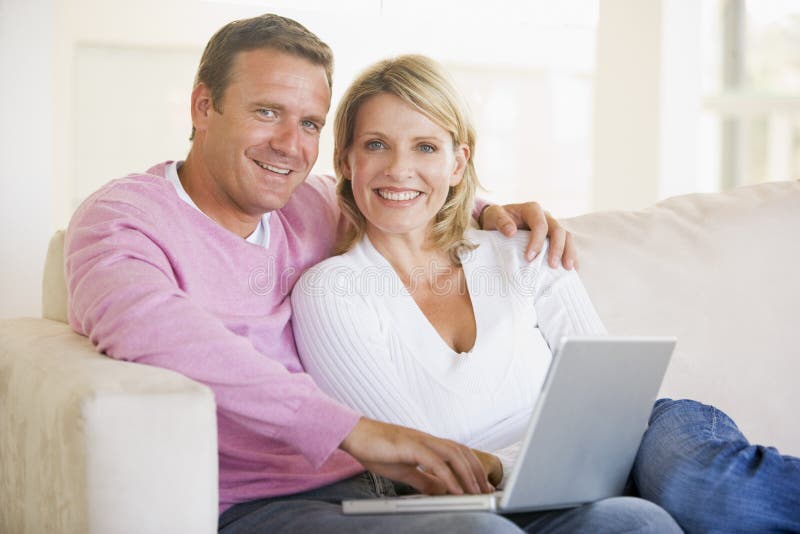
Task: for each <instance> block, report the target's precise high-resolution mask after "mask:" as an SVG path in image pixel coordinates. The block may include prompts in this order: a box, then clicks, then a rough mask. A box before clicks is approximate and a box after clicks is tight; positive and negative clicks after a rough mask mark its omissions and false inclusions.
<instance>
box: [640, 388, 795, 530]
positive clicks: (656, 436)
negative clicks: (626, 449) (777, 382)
mask: <svg viewBox="0 0 800 534" xmlns="http://www.w3.org/2000/svg"><path fill="white" fill-rule="evenodd" d="M633 479H634V482H635V484H636V487H637V490H638V492H639V494H640V495H641V496H642V497H644V498H645V499H648V500H650V501H653V502H654V503H656V504H658V505H660V506H662V507H663V508H664V509H666V510H667V511H668V512H669V513H670V514H671V515H672V516H673V517H674V518H675V519H676V520H677V521H678V523H679V524H680V525H681V527H682V528H683V529H684V530H686V531H687V532H704V533H713V532H725V533H729V532H775V531H784V532H800V458H794V457H791V456H782V455H781V454H780V453H779V452H778V451H777V450H776V449H774V448H772V447H762V446H759V445H751V444H750V443H749V442H748V441H747V439H746V438H745V437H744V436H743V435H742V433H741V432H740V431H739V429H738V428H737V427H736V424H735V423H734V422H733V421H732V420H731V419H730V418H729V417H728V416H727V415H725V414H724V413H722V412H721V411H719V410H717V409H716V408H714V407H712V406H707V405H704V404H700V403H698V402H695V401H690V400H679V401H673V400H670V399H661V400H659V401H658V402H657V403H656V405H655V408H654V409H653V413H652V414H651V416H650V426H649V428H648V429H647V431H646V432H645V435H644V438H643V439H642V444H641V447H640V448H639V453H638V455H637V457H636V462H635V464H634V467H633Z"/></svg>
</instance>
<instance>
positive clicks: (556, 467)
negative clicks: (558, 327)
mask: <svg viewBox="0 0 800 534" xmlns="http://www.w3.org/2000/svg"><path fill="white" fill-rule="evenodd" d="M674 348H675V339H674V338H666V337H658V338H654V337H653V338H644V337H636V338H633V337H624V338H622V337H573V338H564V340H563V341H562V343H561V345H560V346H559V347H558V349H557V350H556V352H555V355H554V357H553V362H552V364H551V365H550V369H549V371H548V375H547V377H546V378H545V380H544V383H543V385H542V391H541V393H540V394H539V398H538V400H537V402H536V406H535V407H534V410H533V413H532V415H531V419H530V423H529V424H528V428H527V431H526V433H525V437H524V439H523V442H522V447H521V449H520V450H521V452H520V456H519V458H518V459H517V461H516V463H515V464H514V467H513V469H512V470H511V473H507V474H506V476H507V477H508V478H507V483H506V484H505V487H504V489H503V491H498V492H495V493H493V494H485V495H435V496H432V495H411V496H402V497H390V498H376V499H356V500H346V501H343V502H342V511H343V512H344V513H345V514H394V513H406V512H408V513H412V512H413V513H419V512H444V511H448V512H454V511H486V512H495V513H513V512H528V511H536V510H553V509H559V508H569V507H573V506H579V505H582V504H585V503H588V502H593V501H597V500H599V499H604V498H607V497H613V496H618V495H621V494H622V492H623V490H624V488H625V485H626V482H627V480H628V475H629V473H630V470H631V467H632V466H633V461H634V459H635V458H636V452H637V450H638V448H639V443H640V442H641V440H642V435H643V434H644V431H645V429H646V428H647V422H648V419H649V416H650V411H651V410H652V407H653V403H654V402H655V400H656V396H657V394H658V390H659V388H660V387H661V382H662V379H663V377H664V373H665V372H666V369H667V365H668V363H669V360H670V357H671V355H672V351H673V349H674Z"/></svg>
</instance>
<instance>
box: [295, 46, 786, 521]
mask: <svg viewBox="0 0 800 534" xmlns="http://www.w3.org/2000/svg"><path fill="white" fill-rule="evenodd" d="M464 110H465V107H464V105H463V104H462V103H461V101H460V99H459V97H458V95H457V93H456V91H455V90H454V89H453V88H452V85H451V84H450V83H449V82H448V81H447V79H446V77H445V75H444V74H443V72H442V70H441V68H440V67H438V66H437V65H436V64H435V63H434V62H433V61H431V60H429V59H427V58H424V57H421V56H403V57H400V58H397V59H393V60H386V61H382V62H380V63H378V64H376V65H374V66H373V67H371V68H370V69H368V70H367V71H366V72H365V73H364V74H362V75H361V76H360V77H359V78H358V79H357V80H356V81H355V82H354V83H353V85H352V86H351V87H350V89H349V90H348V91H347V93H346V94H345V95H344V97H343V99H342V102H341V103H340V106H339V109H338V112H337V116H336V121H335V126H334V128H335V142H336V149H335V155H334V164H335V167H336V172H337V175H338V178H339V188H338V192H339V197H340V202H341V205H342V208H343V210H344V212H345V213H346V214H347V215H348V218H349V220H350V223H351V224H350V228H349V232H348V234H347V235H346V237H345V238H344V240H343V242H342V243H341V251H342V252H343V254H341V255H340V256H335V257H333V258H331V259H329V260H327V261H325V262H323V263H321V264H320V265H318V266H316V267H315V268H313V269H311V270H309V272H307V273H306V274H305V275H304V276H303V278H302V279H301V281H300V282H299V283H298V285H297V286H296V287H295V290H294V292H293V295H292V303H293V309H294V327H295V333H296V340H297V343H298V347H299V349H300V354H301V357H302V359H303V363H304V365H305V366H306V369H307V370H308V372H309V373H310V374H312V376H314V378H315V379H316V380H317V381H318V383H319V384H320V386H321V387H322V388H323V389H325V390H327V391H328V392H329V393H331V394H332V395H334V396H335V397H336V398H338V399H340V400H341V401H343V402H345V403H347V404H349V405H350V406H352V407H354V408H356V409H357V410H360V411H361V412H362V413H364V414H365V415H367V416H369V417H373V418H375V419H379V420H383V421H387V422H392V423H396V424H401V425H405V426H410V427H414V428H418V429H421V430H424V431H426V432H428V433H431V434H434V435H438V436H442V437H446V438H450V439H453V440H456V441H460V442H463V443H465V444H467V445H469V446H471V447H473V448H476V449H484V450H491V451H494V452H495V454H497V456H499V457H500V458H501V459H502V460H503V464H504V466H505V468H504V469H501V468H500V466H499V465H498V463H499V462H497V461H496V460H494V457H493V456H491V455H483V456H482V461H483V463H484V465H485V466H486V468H487V471H488V472H490V474H491V475H493V477H494V480H495V481H497V479H499V478H501V477H502V471H503V470H505V471H507V470H508V468H509V466H510V463H511V462H513V458H514V454H515V452H516V451H515V449H516V445H517V443H518V442H519V440H520V439H521V438H522V432H523V430H524V427H525V424H526V423H527V420H528V416H529V414H530V410H531V409H532V407H533V405H534V403H535V401H536V394H537V392H538V391H539V386H540V385H541V382H542V380H543V379H544V376H545V374H546V371H547V368H548V366H549V363H550V359H551V347H554V346H556V344H557V342H558V340H559V339H560V338H561V337H563V336H566V335H578V334H581V335H587V334H588V335H597V334H603V333H605V330H604V328H603V325H602V323H601V321H600V319H599V318H598V316H597V313H596V312H595V310H594V308H593V307H592V304H591V302H590V301H589V298H588V296H587V294H586V291H585V290H584V288H583V286H582V284H581V282H580V280H579V278H578V276H577V274H576V273H575V271H565V270H563V269H560V268H557V269H553V268H550V267H548V265H547V264H546V263H544V262H543V261H541V258H542V257H544V256H545V255H544V254H540V255H539V256H538V258H537V260H535V261H534V262H533V263H530V264H529V263H528V262H527V261H526V260H525V258H524V257H523V254H522V251H523V248H524V242H525V239H526V237H525V235H519V236H518V237H517V238H516V239H514V240H508V239H498V238H497V237H496V236H495V234H494V233H492V232H482V231H477V230H474V229H471V228H469V215H470V214H469V207H470V206H471V205H472V199H473V195H474V192H475V188H476V185H477V177H476V174H475V170H474V167H473V157H474V152H475V134H474V131H473V128H472V126H471V125H470V122H469V119H468V118H467V114H466V113H465V111H464ZM699 406H701V405H697V404H696V403H688V404H687V403H686V402H683V403H680V402H679V403H674V402H667V401H661V402H660V403H659V404H658V405H657V408H656V410H655V411H654V414H653V418H652V419H651V428H650V429H649V430H648V435H647V436H646V437H645V441H644V444H645V445H644V446H643V447H642V449H640V453H639V458H638V460H637V468H636V469H635V470H634V478H635V480H636V482H637V483H638V484H640V486H642V489H643V490H644V489H646V490H647V491H649V492H650V494H645V496H646V497H647V498H649V499H651V500H654V501H655V502H656V503H658V504H663V505H664V506H665V507H666V508H667V510H668V511H669V512H670V513H672V514H673V516H674V517H675V518H676V519H677V520H678V522H679V523H680V524H681V526H683V527H684V528H687V529H697V530H709V529H713V528H722V529H723V530H728V531H730V530H736V529H737V528H742V527H743V525H744V526H745V527H744V528H749V527H750V526H752V527H753V528H755V529H760V528H762V527H769V528H788V529H790V530H791V529H792V528H796V529H800V517H798V515H800V511H798V510H793V509H792V506H793V504H794V503H796V502H797V500H798V499H799V498H800V495H798V490H797V488H800V461H798V460H797V459H793V458H789V457H780V456H779V455H777V453H774V454H775V455H776V457H775V458H773V459H774V460H775V464H776V466H777V469H775V470H773V471H770V472H766V471H764V470H762V471H761V472H759V473H757V476H756V477H755V478H757V479H758V482H759V484H758V485H757V487H755V486H754V487H753V488H752V494H750V493H748V494H747V495H746V498H747V500H750V499H751V498H752V500H753V501H754V502H758V501H759V499H760V498H761V497H762V494H761V493H760V491H759V488H760V487H761V485H764V486H769V485H771V484H774V483H776V481H777V482H780V483H783V482H785V483H786V488H787V489H788V491H789V498H788V499H784V500H781V499H779V498H773V497H767V500H768V504H769V505H770V507H771V508H770V509H773V508H777V509H779V512H778V513H777V514H773V515H774V516H775V517H774V518H769V519H768V520H765V519H763V516H764V515H766V514H763V513H758V512H756V513H748V514H747V517H744V518H740V517H738V516H737V514H736V512H735V511H734V512H730V511H728V510H725V511H724V512H721V511H720V509H719V508H714V505H715V504H716V505H719V506H721V507H725V506H726V505H727V504H729V502H728V501H721V500H720V495H719V494H720V492H719V485H718V480H720V478H719V474H720V472H721V471H719V470H717V471H711V470H706V469H705V468H703V469H699V468H697V467H694V468H690V469H689V470H688V471H687V470H686V463H685V462H681V461H680V460H681V459H682V457H677V458H676V457H675V456H674V455H672V452H673V450H674V451H679V450H680V447H677V446H675V447H673V446H670V447H669V448H666V447H659V445H660V444H661V443H663V440H662V439H660V438H661V437H662V436H665V435H670V436H674V435H675V433H676V429H675V428H673V427H674V425H676V424H680V422H681V421H682V420H683V415H686V414H693V416H694V417H696V418H698V420H699V421H701V422H703V421H705V420H706V419H708V418H709V417H712V418H718V419H719V420H723V418H724V414H719V412H716V411H713V412H708V411H703V410H701V409H700V408H698V407H699ZM703 408H709V409H710V410H713V409H711V408H710V407H703ZM675 414H678V417H677V418H676V416H675ZM724 421H725V424H726V425H727V426H726V428H727V427H731V428H733V429H735V425H733V423H732V422H729V420H728V419H727V418H724ZM728 422H729V423H728ZM670 425H672V427H671V426H670ZM693 432H694V431H693ZM731 432H732V434H731V435H730V436H726V439H725V440H723V441H725V445H726V446H727V445H728V444H730V443H741V442H742V440H744V438H743V437H740V436H741V435H740V434H737V433H738V430H736V431H735V432H733V430H732V431H731ZM688 436H689V437H690V438H692V439H698V440H699V439H701V437H702V438H703V439H705V437H704V436H701V435H700V434H699V433H697V432H694V433H693V434H692V433H689V434H688ZM706 441H708V440H706ZM744 443H746V441H744ZM703 444H705V442H703ZM738 448H739V449H741V448H742V447H738ZM715 450H716V449H715ZM737 454H738V453H737ZM687 461H688V463H689V464H690V465H694V464H692V458H688V460H687ZM747 461H748V460H747V459H746V458H745V459H738V460H736V459H735V460H732V462H733V464H735V465H736V466H740V465H742V464H743V463H747ZM670 462H672V463H670ZM708 463H710V462H708ZM733 464H732V465H733ZM709 469H711V468H709ZM723 471H724V470H723ZM751 474H752V470H751ZM673 475H674V476H673ZM752 478H753V477H750V480H752ZM721 480H725V483H726V484H729V485H730V487H731V488H734V489H738V488H740V487H741V486H742V484H741V482H742V480H741V479H736V478H732V479H730V480H726V479H724V477H723V478H722V479H721ZM664 481H669V482H670V484H665V483H662V482H664ZM676 481H677V482H678V484H677V485H676V484H675V482H676ZM682 481H691V485H681V484H680V482H682ZM712 481H713V482H712ZM703 482H708V483H706V484H703ZM687 484H688V482H687ZM676 486H677V487H679V488H680V490H681V491H676ZM712 486H713V488H712ZM703 491H707V494H703V493H701V492H703ZM700 498H702V499H707V500H706V502H705V504H708V503H711V505H710V510H708V511H706V512H702V511H698V510H697V509H695V508H693V505H694V503H696V502H699V501H698V499H700ZM708 499H710V500H708ZM714 499H716V500H714ZM770 499H772V500H770ZM773 505H776V506H773ZM798 508H800V507H798ZM783 509H786V512H783V511H780V510H783ZM718 512H719V513H723V514H729V515H730V518H723V520H720V518H719V513H718ZM726 517H727V516H726ZM747 521H750V523H748V522H747ZM768 521H773V522H771V523H770V522H768ZM712 526H713V528H711V527H712Z"/></svg>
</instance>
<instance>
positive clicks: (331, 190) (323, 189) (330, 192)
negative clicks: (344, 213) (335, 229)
mask: <svg viewBox="0 0 800 534" xmlns="http://www.w3.org/2000/svg"><path fill="white" fill-rule="evenodd" d="M321 208H322V209H325V210H326V211H327V212H329V213H332V212H334V211H336V215H337V217H338V201H337V198H336V179H335V178H334V177H333V176H330V175H327V174H309V175H308V177H307V178H306V179H305V181H304V182H303V183H302V184H300V185H299V186H297V189H295V190H294V192H293V193H292V196H291V197H290V198H289V201H288V202H287V203H286V205H285V206H284V207H283V208H281V210H280V211H283V212H291V211H299V212H301V213H309V211H313V210H319V209H321Z"/></svg>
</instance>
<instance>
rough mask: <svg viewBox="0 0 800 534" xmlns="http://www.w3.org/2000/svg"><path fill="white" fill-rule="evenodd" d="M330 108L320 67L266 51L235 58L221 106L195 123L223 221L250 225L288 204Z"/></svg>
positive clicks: (314, 155)
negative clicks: (237, 221)
mask: <svg viewBox="0 0 800 534" xmlns="http://www.w3.org/2000/svg"><path fill="white" fill-rule="evenodd" d="M201 90H202V88H201ZM208 94H210V92H209V93H208ZM330 100H331V92H330V88H329V86H328V81H327V78H326V75H325V69H324V67H322V66H320V65H314V64H313V63H311V62H309V61H308V60H306V59H302V58H299V57H296V56H292V55H288V54H285V53H283V52H279V51H276V50H270V49H262V50H251V51H247V52H240V53H239V54H238V55H237V56H236V58H235V60H234V64H233V68H232V69H231V80H230V83H229V85H228V87H227V88H226V89H225V93H224V96H223V100H222V102H221V103H219V102H217V103H216V109H214V107H212V106H210V105H209V106H208V110H207V113H206V114H205V115H204V116H203V117H202V118H201V120H200V122H199V123H198V121H195V126H196V127H197V128H198V130H201V131H202V135H201V136H200V138H199V139H196V140H195V142H197V141H201V142H202V143H203V151H202V153H203V166H204V167H205V169H206V170H207V173H208V175H209V177H210V185H211V187H212V188H213V191H212V192H211V194H212V196H213V197H214V198H215V200H216V204H217V208H219V209H220V211H222V212H224V216H226V217H230V218H236V219H238V220H240V221H242V222H245V221H252V220H255V219H258V218H260V217H261V216H262V215H263V214H264V213H266V212H268V211H272V210H276V209H279V208H281V207H283V206H284V205H285V204H286V202H288V200H289V197H291V195H292V193H293V192H294V190H295V188H297V186H298V185H300V183H302V182H303V180H305V178H306V177H307V176H308V173H309V172H310V171H311V167H312V166H313V165H314V162H315V161H316V160H317V154H318V152H319V135H320V130H321V129H322V126H323V124H324V123H325V115H326V114H327V113H328V108H329V107H330ZM209 102H210V100H209Z"/></svg>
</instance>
